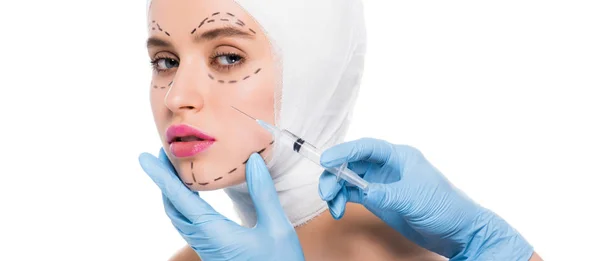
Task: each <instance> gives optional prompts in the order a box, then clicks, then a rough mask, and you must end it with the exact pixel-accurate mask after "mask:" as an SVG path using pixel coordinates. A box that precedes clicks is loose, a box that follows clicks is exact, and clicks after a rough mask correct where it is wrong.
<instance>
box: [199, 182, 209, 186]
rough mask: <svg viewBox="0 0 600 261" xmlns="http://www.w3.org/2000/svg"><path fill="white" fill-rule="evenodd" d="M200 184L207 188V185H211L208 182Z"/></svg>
mask: <svg viewBox="0 0 600 261" xmlns="http://www.w3.org/2000/svg"><path fill="white" fill-rule="evenodd" d="M198 184H200V185H202V186H206V185H208V184H209V183H208V182H206V183H198Z"/></svg>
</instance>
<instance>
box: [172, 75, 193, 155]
mask: <svg viewBox="0 0 600 261" xmlns="http://www.w3.org/2000/svg"><path fill="white" fill-rule="evenodd" d="M171 86H173V81H171V82H170V83H169V87H171ZM192 164H194V163H192ZM192 166H193V165H192Z"/></svg>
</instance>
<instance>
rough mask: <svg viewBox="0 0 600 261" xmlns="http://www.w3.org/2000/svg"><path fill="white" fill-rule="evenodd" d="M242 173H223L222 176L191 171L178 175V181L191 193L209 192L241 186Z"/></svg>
mask: <svg viewBox="0 0 600 261" xmlns="http://www.w3.org/2000/svg"><path fill="white" fill-rule="evenodd" d="M244 174H245V173H243V172H240V171H236V173H225V174H222V175H208V174H199V173H194V172H191V171H186V172H185V173H180V179H181V181H182V182H183V183H184V184H185V186H186V187H188V188H189V189H190V190H193V191H211V190H218V189H223V188H227V187H231V186H235V185H238V184H241V183H242V182H243V181H244Z"/></svg>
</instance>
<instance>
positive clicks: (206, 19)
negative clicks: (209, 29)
mask: <svg viewBox="0 0 600 261" xmlns="http://www.w3.org/2000/svg"><path fill="white" fill-rule="evenodd" d="M206 20H208V17H206V18H204V20H202V23H200V25H199V26H198V28H200V27H201V26H202V25H204V22H206Z"/></svg>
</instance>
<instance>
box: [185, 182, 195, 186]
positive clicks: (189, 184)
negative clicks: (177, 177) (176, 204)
mask: <svg viewBox="0 0 600 261" xmlns="http://www.w3.org/2000/svg"><path fill="white" fill-rule="evenodd" d="M185 184H186V185H188V186H191V185H194V183H187V182H186V183H185Z"/></svg>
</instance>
